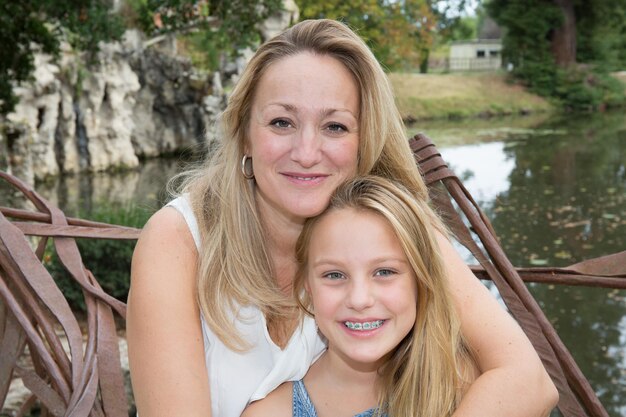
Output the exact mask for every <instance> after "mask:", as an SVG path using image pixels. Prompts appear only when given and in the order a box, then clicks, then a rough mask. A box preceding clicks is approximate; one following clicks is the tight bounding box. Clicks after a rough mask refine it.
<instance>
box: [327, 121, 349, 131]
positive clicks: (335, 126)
mask: <svg viewBox="0 0 626 417" xmlns="http://www.w3.org/2000/svg"><path fill="white" fill-rule="evenodd" d="M326 129H328V130H330V131H331V132H333V133H343V132H347V131H348V128H347V127H345V126H344V125H342V124H341V123H331V124H329V125H328V126H327V127H326Z"/></svg>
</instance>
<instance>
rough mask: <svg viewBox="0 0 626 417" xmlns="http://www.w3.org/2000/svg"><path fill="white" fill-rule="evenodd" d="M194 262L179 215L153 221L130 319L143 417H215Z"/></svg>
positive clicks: (144, 239)
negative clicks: (197, 298) (213, 415)
mask: <svg viewBox="0 0 626 417" xmlns="http://www.w3.org/2000/svg"><path fill="white" fill-rule="evenodd" d="M196 262H197V249H196V246H195V244H194V241H193V238H192V236H191V233H190V232H189V229H188V227H187V225H186V223H185V221H184V219H183V217H182V215H181V214H180V213H178V212H177V211H176V210H175V209H173V208H163V209H161V210H160V211H158V212H157V213H156V214H155V215H154V216H152V218H151V219H150V221H149V222H148V224H147V225H146V227H145V228H144V229H143V231H142V233H141V236H140V238H139V241H138V242H137V246H136V248H135V253H134V255H133V262H132V268H131V290H130V293H129V296H128V312H127V320H126V324H127V327H126V329H127V337H128V354H129V361H130V369H131V381H132V385H133V392H134V396H135V400H136V404H137V410H138V412H139V415H140V416H141V417H153V416H168V417H169V416H175V415H179V416H209V417H210V416H211V401H210V396H209V382H208V376H207V370H206V365H205V359H204V345H203V340H202V330H201V324H200V312H199V309H198V303H197V301H196V278H195V274H196Z"/></svg>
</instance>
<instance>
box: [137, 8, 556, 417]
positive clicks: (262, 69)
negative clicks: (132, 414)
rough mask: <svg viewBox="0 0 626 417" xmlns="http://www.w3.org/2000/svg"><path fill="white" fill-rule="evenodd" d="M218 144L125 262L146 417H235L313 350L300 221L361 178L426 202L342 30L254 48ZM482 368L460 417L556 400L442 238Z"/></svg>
mask: <svg viewBox="0 0 626 417" xmlns="http://www.w3.org/2000/svg"><path fill="white" fill-rule="evenodd" d="M222 124H223V129H224V133H223V139H222V143H221V146H220V149H218V150H217V152H216V153H215V154H214V156H213V157H212V159H211V161H209V162H208V163H207V165H206V167H204V168H203V169H201V170H197V171H195V172H192V173H189V174H188V176H187V181H186V182H185V184H184V186H183V192H184V193H185V195H184V196H183V197H180V198H178V199H176V200H174V202H173V204H172V205H171V206H169V207H166V208H164V209H162V210H160V211H159V212H157V213H156V214H155V215H154V216H153V217H152V218H151V220H150V221H149V222H148V224H147V225H146V227H145V228H144V230H143V232H142V236H141V238H140V239H139V242H138V244H137V247H136V249H135V254H134V256H133V265H132V272H131V274H132V275H131V276H132V287H131V292H130V294H129V309H128V322H127V331H128V343H129V359H130V365H131V375H132V382H133V389H134V394H135V399H136V402H137V407H138V410H139V412H140V414H141V417H149V416H154V415H167V416H169V415H185V416H195V415H202V416H207V415H212V416H220V417H222V416H227V417H230V416H233V417H234V416H239V414H240V413H241V412H242V410H243V409H244V407H245V406H246V404H247V403H248V402H249V401H250V400H256V399H259V398H262V397H263V396H265V395H266V394H267V393H269V392H270V391H271V390H273V389H274V388H276V387H277V386H278V385H280V384H281V383H282V382H284V381H286V380H298V379H300V378H302V377H303V376H304V374H305V373H306V369H307V368H308V366H309V365H310V364H311V363H312V362H313V361H314V360H315V359H316V358H317V357H318V356H319V355H320V354H321V353H322V351H323V345H322V341H321V339H320V338H319V337H318V336H317V333H316V331H315V327H314V325H312V322H311V321H310V320H304V322H303V323H302V325H299V323H300V322H299V321H298V319H297V318H298V313H297V307H296V306H295V305H294V304H293V302H292V301H291V297H290V291H291V283H292V280H293V277H294V276H295V272H296V261H295V257H294V248H295V243H296V240H297V238H298V236H299V234H300V231H301V229H302V225H303V224H304V221H305V219H306V218H309V217H313V216H315V215H317V214H319V213H321V212H322V211H323V210H324V209H325V208H326V206H327V204H328V201H329V199H330V195H331V193H332V192H333V191H334V189H335V188H336V187H337V186H338V185H339V184H340V183H342V182H343V181H345V180H346V179H349V178H350V177H353V176H355V175H364V174H376V175H379V176H383V177H388V178H393V179H394V180H396V181H398V182H400V183H401V184H402V185H403V186H404V187H406V188H407V189H408V190H409V191H410V192H411V193H412V194H413V195H415V198H419V199H427V192H426V187H425V185H424V182H423V180H422V178H421V177H420V175H419V172H418V170H417V168H416V166H415V163H414V161H413V157H412V154H411V152H410V149H409V146H408V143H407V141H406V138H405V132H404V129H403V125H402V121H401V119H400V116H399V113H398V111H397V109H396V107H395V104H394V100H393V95H392V91H391V88H390V85H389V82H388V80H387V78H386V76H385V74H384V72H383V71H382V69H381V67H380V65H379V64H378V63H377V61H376V59H375V58H374V56H373V55H372V53H371V52H370V51H369V49H368V48H367V46H366V45H365V44H364V42H363V41H362V40H361V39H360V38H359V37H358V36H357V35H355V34H354V33H353V32H352V31H350V30H349V29H347V28H346V27H345V26H344V25H342V24H340V23H337V22H333V21H329V20H319V21H306V22H301V23H299V24H297V25H295V26H294V27H292V28H290V29H288V30H287V31H285V32H284V33H282V34H281V35H278V36H277V37H276V38H274V39H272V40H270V41H269V42H267V43H266V44H264V45H262V46H261V47H260V48H259V50H258V51H257V52H256V54H255V55H254V57H253V58H252V60H251V61H250V63H249V64H248V66H247V68H246V70H245V71H244V73H243V74H242V77H241V79H240V81H239V83H238V84H237V86H236V87H235V89H234V90H233V92H232V94H231V97H230V100H229V103H228V107H227V109H226V111H225V112H224V114H223V117H222ZM439 245H440V250H441V253H442V256H443V257H444V259H445V261H446V267H447V276H448V277H449V279H450V287H451V289H452V295H453V298H454V300H455V307H456V308H457V310H458V312H459V316H460V317H461V331H462V333H463V336H464V337H465V339H466V340H467V342H468V345H469V346H470V348H471V349H472V351H473V353H474V354H475V356H476V361H477V365H478V367H479V369H480V371H481V375H480V377H479V378H478V379H477V380H476V382H475V383H473V384H472V386H471V387H470V389H469V390H468V392H467V394H466V395H465V397H464V399H463V401H462V403H461V405H460V406H459V408H458V409H457V412H456V414H455V416H457V417H460V416H471V415H476V416H481V417H486V416H492V415H493V416H503V415H506V416H536V415H541V414H542V413H543V414H545V412H546V411H547V410H549V409H550V408H551V407H552V406H553V405H554V403H555V401H556V391H555V389H554V386H553V385H552V383H551V381H550V379H549V378H548V376H547V374H546V372H545V370H544V369H543V366H542V365H541V363H540V361H539V359H538V357H537V355H536V353H535V351H534V349H533V348H532V346H531V344H530V342H529V341H528V339H527V338H526V337H525V335H524V334H523V332H522V331H521V329H520V328H519V327H518V326H517V324H516V323H515V322H514V321H513V320H512V319H511V318H510V317H509V316H508V314H506V312H504V311H503V310H502V309H501V307H500V306H499V305H498V303H497V302H496V300H495V299H494V298H493V297H492V296H491V295H490V293H489V292H488V291H487V290H486V289H485V288H484V286H482V285H481V284H480V282H479V281H478V280H477V279H476V278H475V277H474V276H473V275H472V274H471V272H470V271H469V269H468V268H467V267H466V265H465V264H464V263H463V262H462V260H461V259H460V257H459V256H458V255H457V254H456V252H455V251H454V249H453V248H452V246H451V244H450V242H449V241H448V240H447V239H446V238H445V237H444V236H439Z"/></svg>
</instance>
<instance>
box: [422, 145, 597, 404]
mask: <svg viewBox="0 0 626 417" xmlns="http://www.w3.org/2000/svg"><path fill="white" fill-rule="evenodd" d="M415 139H416V141H417V143H416V141H415V140H414V141H413V142H412V143H411V147H412V149H413V150H414V152H416V157H417V158H418V162H420V164H421V163H422V162H424V160H425V159H430V158H433V157H438V156H437V152H436V150H435V149H434V147H433V148H431V146H432V142H430V140H429V139H428V138H426V137H425V136H423V135H418V136H416V138H415ZM423 155H425V156H423ZM427 162H428V163H427V164H426V166H427V167H428V169H429V170H430V171H428V172H424V171H425V170H423V171H422V173H423V174H424V176H425V178H426V181H427V183H432V182H434V181H439V180H442V181H443V182H444V185H445V186H446V188H447V189H448V192H450V194H451V195H452V196H453V198H454V199H455V201H456V202H457V204H459V206H460V208H461V210H462V211H463V212H464V213H465V215H466V216H467V219H468V220H469V221H470V224H471V225H472V227H473V228H474V229H475V233H476V234H477V235H478V236H479V238H480V239H481V242H482V243H483V245H484V246H485V248H486V250H487V252H488V253H489V255H490V258H491V259H492V260H493V261H494V262H496V265H497V266H498V269H499V270H501V271H503V272H504V273H505V276H504V277H505V279H507V283H506V284H505V285H504V288H506V287H507V286H510V287H511V289H512V290H514V291H516V292H517V293H519V294H522V295H523V297H519V296H516V297H515V299H518V300H520V301H521V302H522V304H523V306H524V309H525V310H527V311H528V312H529V313H531V315H532V316H534V320H536V321H537V324H539V325H540V327H541V328H542V330H543V334H544V335H543V337H541V338H539V339H538V340H536V341H535V343H534V344H535V345H536V343H537V342H539V343H541V344H543V342H542V340H546V339H548V340H547V341H548V342H549V343H550V345H552V348H553V349H555V350H556V352H558V353H559V355H557V359H558V360H559V362H560V363H561V367H562V368H564V369H563V371H565V372H566V373H567V374H568V376H569V378H568V379H569V380H570V381H571V382H572V384H573V386H574V389H575V390H576V391H577V393H578V396H579V397H582V398H580V399H581V400H582V401H583V403H584V404H585V407H586V408H587V409H588V411H589V412H591V413H592V415H598V416H606V415H607V414H606V411H605V410H604V408H603V407H602V405H601V404H600V402H599V400H598V399H597V397H596V396H595V393H594V392H593V390H592V389H591V387H590V386H589V384H588V382H587V380H586V379H585V378H584V376H583V375H582V373H581V372H580V370H579V369H578V367H577V366H576V364H575V362H574V361H573V359H572V358H571V356H570V355H569V352H568V351H567V349H566V348H565V346H563V345H562V342H561V341H560V339H559V338H558V335H556V332H555V331H554V329H553V328H552V326H551V324H550V323H549V322H548V321H547V319H546V318H545V316H544V315H543V312H542V310H541V309H540V308H539V306H538V305H537V303H536V301H535V300H534V298H533V297H532V295H531V294H530V293H529V292H528V290H527V288H526V287H525V286H524V285H523V283H522V281H521V279H520V278H519V277H516V273H515V270H514V268H513V266H512V265H511V264H510V262H509V261H508V259H507V258H506V256H505V255H504V253H503V252H502V250H501V248H500V245H499V244H498V242H497V240H496V239H495V233H494V232H493V228H492V227H491V225H490V223H489V221H488V220H487V219H486V217H485V216H484V215H483V214H482V212H481V211H480V209H479V207H478V205H477V204H476V203H475V201H473V199H472V198H471V195H469V193H468V192H467V190H465V189H464V187H463V186H462V184H461V183H460V181H459V180H458V178H456V176H454V174H453V173H452V175H451V171H449V170H448V168H447V166H446V165H445V163H443V160H442V161H441V162H442V164H441V166H439V164H438V163H437V162H436V161H427ZM442 167H443V168H444V169H442ZM483 266H484V267H485V269H486V270H487V271H488V272H491V273H492V274H493V271H492V268H491V267H490V266H489V264H488V263H487V264H485V265H483ZM498 275H499V274H493V276H492V278H493V279H494V282H496V284H498V282H497V281H500V277H499V276H498ZM496 277H497V278H498V279H497V280H496ZM498 287H499V289H500V286H498ZM500 291H501V293H502V291H503V290H502V289H500ZM505 292H508V291H505ZM502 295H503V297H504V298H505V301H509V302H507V304H511V303H510V300H507V298H510V297H509V295H507V294H502ZM522 298H523V299H522ZM516 303H517V301H515V302H514V303H513V304H516ZM509 308H511V306H510V307H509ZM514 310H517V308H515V309H514ZM514 310H512V312H515V311H514ZM524 316H526V314H525V313H524ZM524 321H525V320H524ZM521 324H524V325H525V327H527V326H528V324H527V323H521ZM525 330H527V331H528V328H526V329H525ZM546 333H548V335H549V336H548V335H546ZM530 336H533V337H531V339H536V338H535V337H534V335H530ZM550 339H553V340H550ZM554 339H556V341H555V340H554ZM555 345H556V346H555ZM536 349H537V346H536ZM543 350H544V349H538V352H539V353H540V354H541V353H542V351H543ZM542 359H544V360H545V358H542ZM550 361H552V359H551V360H550ZM559 379H560V378H559ZM572 380H573V381H572ZM568 391H569V390H568ZM568 396H569V395H568ZM574 399H575V398H574ZM568 402H569V401H568ZM576 403H578V401H576ZM577 405H578V404H576V405H575V406H574V407H575V408H578V407H577ZM559 408H560V409H561V411H562V412H566V413H568V414H569V412H571V413H573V414H571V415H579V414H580V411H579V410H578V411H577V410H575V409H573V410H569V411H567V410H564V409H563V408H567V409H569V408H570V407H569V405H568V404H565V403H564V402H563V401H561V402H560V403H559ZM568 414H566V415H568Z"/></svg>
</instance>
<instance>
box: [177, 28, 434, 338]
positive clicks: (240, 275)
mask: <svg viewBox="0 0 626 417" xmlns="http://www.w3.org/2000/svg"><path fill="white" fill-rule="evenodd" d="M302 52H311V53H314V54H317V55H324V56H331V57H333V58H335V59H337V60H338V61H339V62H341V63H342V64H343V65H344V66H345V67H346V68H347V69H348V71H350V73H351V74H352V76H353V77H354V80H355V82H356V84H357V86H358V88H359V95H360V97H359V98H360V108H359V132H360V136H359V150H358V167H357V173H358V174H359V175H365V174H369V173H373V174H377V175H380V176H384V177H388V178H394V179H396V180H397V181H399V182H401V183H402V184H403V185H404V186H405V187H406V188H407V189H409V190H410V191H411V192H412V193H413V194H414V195H416V196H418V197H421V198H424V199H425V198H427V191H426V187H425V185H424V182H423V180H422V178H421V176H420V174H419V172H418V170H417V167H416V165H415V162H414V160H413V156H412V153H411V150H410V148H409V146H408V141H407V138H406V136H405V130H404V126H403V124H402V120H401V118H400V114H399V112H398V110H397V107H396V105H395V103H394V98H393V93H392V89H391V86H390V83H389V80H388V79H387V76H386V75H385V73H384V71H383V70H382V68H381V66H380V65H379V63H378V62H377V61H376V59H375V57H374V55H373V54H372V52H371V51H370V50H369V48H368V47H367V45H366V44H365V43H364V42H363V40H362V39H361V38H359V37H358V36H357V35H356V34H355V33H354V32H353V31H352V30H350V29H349V28H348V27H347V26H345V25H344V24H342V23H339V22H336V21H333V20H326V19H321V20H307V21H303V22H300V23H298V24H296V25H294V26H293V27H291V28H289V29H287V30H286V31H284V32H283V33H281V34H279V35H278V36H276V37H275V38H273V39H271V40H269V41H268V42H267V43H265V44H263V45H261V47H260V48H259V49H258V50H257V52H256V53H255V55H254V56H253V57H252V59H251V61H250V62H249V64H248V65H247V67H246V69H245V70H244V72H243V74H242V76H241V78H240V80H239V82H238V83H237V85H236V87H235V88H234V90H233V91H232V94H231V96H230V99H229V102H228V105H227V108H226V110H225V111H224V113H223V115H222V117H221V122H222V123H221V126H222V129H223V137H222V138H221V141H220V143H219V145H218V147H217V149H216V150H215V152H214V153H213V156H212V157H211V158H210V159H209V160H208V161H207V162H206V163H205V165H204V166H202V167H201V168H200V169H195V170H191V171H188V172H186V173H184V174H183V178H184V181H183V183H182V186H181V187H180V190H181V191H182V192H183V193H188V194H189V195H190V199H191V202H192V206H193V208H194V212H195V214H196V217H197V218H198V223H199V227H200V232H201V235H202V246H201V248H200V252H199V266H198V299H199V304H200V307H201V310H202V312H203V314H204V318H205V320H206V322H207V324H208V325H209V326H210V327H211V329H212V330H213V331H214V332H215V334H216V335H217V336H218V337H219V338H220V339H221V340H222V341H223V342H224V343H225V344H226V345H227V346H229V347H230V348H232V349H239V350H241V349H245V348H246V347H248V345H247V344H246V343H245V341H244V340H243V339H242V338H241V335H239V334H237V333H236V332H235V331H234V329H233V325H232V323H233V319H234V317H235V316H236V314H237V311H238V307H239V306H243V305H256V306H258V307H259V308H260V310H261V311H262V312H263V314H265V316H266V317H267V318H268V321H270V320H277V321H280V320H281V319H282V318H287V317H293V311H294V303H293V301H292V300H291V298H290V297H287V296H285V295H284V294H283V293H282V292H281V291H280V289H279V288H278V286H277V283H276V280H275V274H274V271H273V269H272V262H271V259H270V255H269V253H268V249H267V247H266V243H265V241H266V239H265V235H266V233H265V232H264V230H263V225H262V222H261V219H260V218H259V214H258V211H257V208H256V204H255V198H254V192H255V187H256V184H255V182H254V179H252V180H247V179H245V178H244V177H243V175H242V173H241V171H240V163H241V160H242V157H243V155H244V149H245V145H246V143H247V142H248V141H250V140H254V138H249V137H248V127H249V124H250V111H251V107H252V102H253V100H254V95H255V92H256V89H257V86H258V83H259V80H260V79H261V78H262V77H263V74H264V73H265V72H266V71H267V69H268V68H269V67H270V66H271V65H272V64H273V63H275V62H277V61H279V60H281V59H283V58H285V57H289V56H293V55H296V54H298V53H302Z"/></svg>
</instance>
